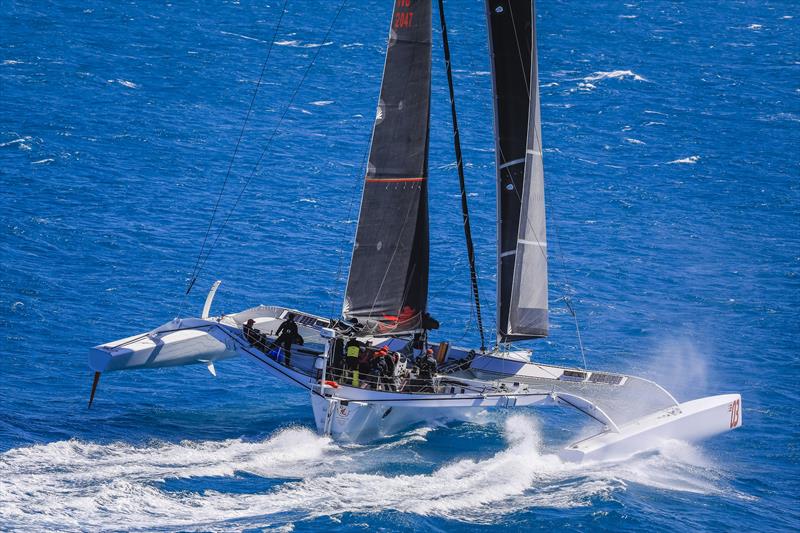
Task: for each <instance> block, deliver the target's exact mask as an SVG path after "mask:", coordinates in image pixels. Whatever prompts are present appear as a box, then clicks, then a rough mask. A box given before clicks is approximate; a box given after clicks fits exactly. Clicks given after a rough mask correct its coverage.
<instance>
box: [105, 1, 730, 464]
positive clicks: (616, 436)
mask: <svg viewBox="0 0 800 533" xmlns="http://www.w3.org/2000/svg"><path fill="white" fill-rule="evenodd" d="M485 14H486V19H487V27H488V38H489V52H490V56H491V64H492V81H493V85H492V86H493V97H494V132H495V135H494V139H495V153H496V194H497V302H496V313H497V336H496V343H495V344H494V346H493V347H487V346H486V343H485V341H484V334H483V325H482V321H481V318H480V316H481V315H480V299H479V297H478V283H477V275H476V271H475V267H474V263H475V260H474V253H473V251H472V241H471V231H470V220H469V211H468V206H467V194H466V189H465V185H464V178H463V165H462V160H461V150H460V145H459V141H458V139H459V135H458V125H457V117H456V112H455V110H456V108H455V100H454V97H453V83H452V73H451V70H450V57H449V53H450V52H449V46H448V43H447V28H446V22H445V18H444V11H443V6H442V1H441V0H439V17H440V22H441V28H442V32H441V33H442V37H443V49H444V53H445V64H446V67H447V74H448V83H449V88H450V101H451V109H452V114H453V128H454V146H455V152H456V161H457V168H458V171H459V179H460V184H461V192H462V194H461V207H462V212H463V220H464V229H465V237H466V244H467V255H468V258H469V262H470V267H471V268H470V270H471V276H472V277H471V280H472V292H473V294H472V296H473V299H474V304H475V306H476V310H477V316H478V327H479V332H480V335H481V346H479V347H459V346H456V345H454V344H451V343H450V342H448V341H446V340H441V341H436V342H434V340H433V339H434V336H435V333H434V332H435V330H436V329H437V328H438V323H437V322H436V320H435V319H434V318H433V317H432V316H431V315H430V314H429V308H428V272H429V263H430V254H429V229H428V187H427V181H428V149H429V122H430V98H431V47H432V23H433V19H432V15H433V9H432V0H395V2H394V7H393V13H392V18H391V22H390V32H389V38H388V44H387V49H386V60H385V66H384V71H383V78H382V84H381V90H380V97H379V100H378V108H377V113H376V118H375V121H374V126H373V131H372V140H371V145H370V152H369V158H368V165H367V168H366V172H365V176H364V181H363V193H362V198H361V208H360V214H359V221H358V227H357V230H356V236H355V241H354V245H353V251H352V258H351V263H350V267H349V275H348V281H347V287H346V290H345V295H344V301H343V303H342V313H341V316H339V317H336V318H326V317H321V316H316V315H314V314H312V313H307V312H304V311H302V310H298V309H289V308H286V307H282V306H274V305H267V306H263V305H262V306H258V307H254V308H251V309H247V310H244V311H241V312H238V313H234V314H227V315H219V316H213V315H212V314H211V307H212V303H213V299H214V295H215V293H216V291H217V288H218V287H219V281H218V282H216V283H215V284H214V285H213V286H212V288H211V290H210V291H209V293H208V296H207V298H206V301H205V305H204V307H203V309H202V312H201V313H200V316H199V317H184V318H176V319H174V320H173V321H171V322H169V323H167V324H164V325H162V326H160V327H157V328H155V329H153V330H152V331H149V332H146V333H142V334H139V335H134V336H131V337H127V338H124V339H120V340H117V341H114V342H110V343H106V344H102V345H99V346H96V347H94V348H93V349H91V350H90V353H89V366H90V367H91V369H92V370H94V372H95V374H94V383H93V386H92V391H91V396H90V401H89V405H90V406H91V404H92V401H93V400H94V396H95V391H96V389H97V385H98V382H99V379H100V376H101V375H102V373H105V372H112V371H118V370H136V369H147V368H160V367H171V366H180V365H187V364H204V365H206V366H207V367H208V369H209V371H210V372H211V373H212V374H213V375H216V367H215V365H216V364H217V363H218V362H220V361H222V360H225V359H229V358H233V357H244V358H246V359H247V360H249V361H252V362H253V363H254V364H256V365H257V366H259V367H260V368H261V369H262V370H263V371H265V372H266V373H267V374H270V375H272V376H276V377H278V378H280V379H283V380H285V381H286V382H288V383H290V384H292V385H294V386H296V387H299V388H301V389H305V390H306V391H307V392H308V395H309V398H310V404H311V409H312V411H313V415H314V422H315V425H316V428H317V430H318V432H319V433H320V434H323V435H330V436H332V437H334V438H336V439H341V440H347V441H368V440H372V439H375V438H377V437H380V436H384V435H389V434H393V433H396V432H398V431H401V430H403V429H406V428H408V427H410V426H413V425H414V424H419V423H424V422H428V421H431V420H434V419H439V420H466V421H468V420H470V419H473V418H474V417H475V416H477V415H478V414H479V413H482V412H483V411H485V410H487V409H516V408H523V407H531V406H561V407H567V408H570V409H575V410H577V411H579V412H580V413H583V414H584V415H586V416H587V417H589V418H590V419H593V420H595V421H597V422H598V423H599V432H598V433H597V434H595V435H593V436H591V437H589V438H586V439H583V440H580V441H577V442H574V443H572V444H570V445H568V446H567V447H566V448H565V449H564V450H563V451H562V456H563V457H564V458H566V459H569V460H572V461H582V460H585V459H593V460H594V459H609V458H616V457H624V456H627V455H631V454H635V453H637V452H640V451H643V450H647V449H650V448H652V447H654V446H657V445H658V443H659V441H661V440H663V439H679V440H685V441H699V440H703V439H706V438H709V437H711V436H714V435H717V434H720V433H724V432H726V431H729V430H731V429H734V428H737V427H739V426H741V424H742V416H741V397H740V395H738V394H723V395H718V396H711V397H706V398H700V399H696V400H692V401H687V402H684V403H679V402H678V401H677V400H676V399H675V398H674V397H673V396H672V395H671V394H670V393H669V392H668V391H666V390H665V389H664V388H663V387H661V386H659V385H658V384H656V383H654V382H652V381H650V380H647V379H644V378H641V377H635V376H630V375H625V374H619V373H614V372H606V371H599V370H590V369H587V368H577V367H564V366H557V365H550V364H544V363H540V362H535V361H532V351H531V350H529V349H522V348H518V347H516V346H517V343H519V342H522V341H528V340H534V339H541V338H544V337H546V336H547V334H548V276H547V240H546V227H545V203H544V170H543V165H542V142H541V118H540V106H539V82H538V66H537V58H536V29H535V20H536V16H535V7H534V5H533V4H532V2H531V0H485ZM193 281H194V280H193ZM193 281H192V283H193ZM287 322H293V323H294V325H293V327H292V328H284V329H291V330H292V331H293V334H292V335H291V336H289V337H287V336H286V335H279V334H278V333H279V328H281V325H282V324H285V323H287ZM295 331H296V333H295ZM512 343H513V344H512Z"/></svg>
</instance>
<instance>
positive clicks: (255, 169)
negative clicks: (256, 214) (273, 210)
mask: <svg viewBox="0 0 800 533" xmlns="http://www.w3.org/2000/svg"><path fill="white" fill-rule="evenodd" d="M346 4H347V0H342V3H341V4H340V5H339V8H338V9H337V11H336V14H335V15H334V16H333V20H331V23H330V25H329V26H328V29H327V31H326V32H325V36H324V37H323V38H322V43H321V44H320V45H319V46H317V48H316V51H315V52H314V56H313V57H312V58H311V61H310V62H309V63H308V65H307V66H306V69H305V71H304V72H303V76H302V77H301V79H300V82H299V83H298V84H297V86H295V88H294V92H293V93H292V96H291V98H290V99H289V103H288V104H286V106H285V107H284V108H283V113H282V114H281V116H280V119H279V120H278V123H277V124H276V126H275V128H274V129H273V130H272V133H271V134H270V136H269V139H268V140H267V143H266V145H265V146H264V149H263V150H262V151H261V154H260V155H259V156H258V160H257V161H256V164H255V165H254V166H253V170H252V171H251V172H250V174H249V175H248V176H247V179H246V180H245V182H244V185H242V189H241V190H240V191H239V195H238V196H237V197H236V200H235V201H234V203H233V206H232V207H231V208H230V210H229V211H228V214H227V215H226V217H225V219H224V220H223V222H222V225H221V226H220V228H219V230H218V231H217V234H216V237H215V238H214V241H213V242H212V243H211V245H210V246H209V248H208V252H206V255H205V257H204V258H203V260H202V261H201V262H200V265H199V266H198V268H197V272H196V273H195V279H196V278H197V276H198V275H200V272H201V271H202V269H203V267H204V266H205V264H206V262H207V261H208V258H209V257H210V256H211V253H212V252H213V251H214V248H215V247H216V245H217V242H218V241H219V239H220V237H221V236H222V232H223V231H224V229H225V226H227V225H228V222H229V221H230V218H231V216H232V215H233V213H234V211H235V210H236V207H237V206H238V205H239V202H240V201H241V199H242V196H244V193H245V191H246V190H247V187H248V185H250V182H251V181H252V180H253V177H255V175H256V172H258V167H259V165H260V164H261V161H262V160H263V159H264V156H265V155H267V154H268V153H270V148H271V147H272V141H273V140H274V139H275V135H276V134H277V132H278V130H280V127H281V125H282V124H283V120H284V119H285V118H286V114H287V113H288V112H289V109H290V108H291V107H292V104H293V103H294V100H295V98H296V97H297V94H298V93H299V92H300V88H301V87H302V86H303V83H304V82H305V80H306V78H307V77H308V73H309V71H310V70H311V67H313V66H314V63H316V61H317V58H318V57H319V53H320V51H321V50H322V48H323V47H324V46H325V43H326V42H327V41H328V36H329V35H330V33H331V31H332V30H333V27H334V26H335V25H336V21H337V20H338V18H339V15H340V14H341V12H342V10H343V9H344V7H345V5H346ZM193 283H194V281H192V284H193Z"/></svg>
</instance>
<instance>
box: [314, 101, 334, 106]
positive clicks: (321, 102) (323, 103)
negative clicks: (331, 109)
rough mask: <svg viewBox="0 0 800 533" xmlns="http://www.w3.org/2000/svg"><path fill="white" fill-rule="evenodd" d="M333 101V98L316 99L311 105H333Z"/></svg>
mask: <svg viewBox="0 0 800 533" xmlns="http://www.w3.org/2000/svg"><path fill="white" fill-rule="evenodd" d="M332 103H333V100H315V101H314V102H311V105H315V106H319V107H322V106H326V105H331V104H332Z"/></svg>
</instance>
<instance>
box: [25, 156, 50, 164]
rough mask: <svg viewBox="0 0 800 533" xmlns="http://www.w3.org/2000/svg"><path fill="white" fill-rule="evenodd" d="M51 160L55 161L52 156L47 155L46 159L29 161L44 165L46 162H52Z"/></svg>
mask: <svg viewBox="0 0 800 533" xmlns="http://www.w3.org/2000/svg"><path fill="white" fill-rule="evenodd" d="M53 161H55V159H53V158H52V157H48V158H46V159H40V160H38V161H33V162H32V163H31V165H46V164H47V163H52V162H53Z"/></svg>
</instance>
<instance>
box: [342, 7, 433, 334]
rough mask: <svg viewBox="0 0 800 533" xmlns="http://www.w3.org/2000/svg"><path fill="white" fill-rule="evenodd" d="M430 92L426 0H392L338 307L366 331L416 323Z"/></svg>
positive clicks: (422, 273)
mask: <svg viewBox="0 0 800 533" xmlns="http://www.w3.org/2000/svg"><path fill="white" fill-rule="evenodd" d="M430 92H431V0H396V1H395V3H394V10H393V13H392V22H391V29H390V32H389V41H388V45H387V49H386V63H385V65H384V70H383V80H382V83H381V94H380V100H379V102H378V109H377V114H376V117H375V123H374V126H373V130H372V144H371V146H370V153H369V164H368V166H367V173H366V176H365V179H364V190H363V194H362V198H361V210H360V213H359V218H358V228H357V230H356V239H355V243H354V245H353V256H352V260H351V264H350V272H349V276H348V280H347V289H346V291H345V299H344V304H343V309H342V314H343V315H344V316H345V317H346V318H348V319H350V320H352V319H358V321H359V322H361V323H363V324H365V325H366V326H367V329H368V331H371V332H373V333H392V334H398V333H408V332H413V331H418V330H420V329H421V327H422V325H423V318H424V316H425V312H426V307H427V299H428V268H429V265H428V260H429V257H428V256H429V252H428V247H429V238H428V189H427V180H428V138H429V120H430V118H429V117H430Z"/></svg>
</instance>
